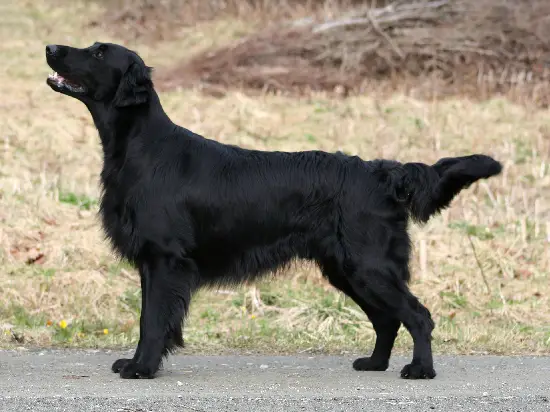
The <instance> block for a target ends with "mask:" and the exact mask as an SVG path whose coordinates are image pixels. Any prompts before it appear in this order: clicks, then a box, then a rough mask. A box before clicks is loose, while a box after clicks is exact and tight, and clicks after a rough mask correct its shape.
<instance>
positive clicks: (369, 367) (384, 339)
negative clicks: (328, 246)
mask: <svg viewBox="0 0 550 412" xmlns="http://www.w3.org/2000/svg"><path fill="white" fill-rule="evenodd" d="M322 270H323V274H324V276H325V277H326V278H327V279H328V280H329V282H330V283H331V284H332V285H333V286H334V287H335V288H337V289H339V290H341V291H342V292H344V293H345V294H346V295H347V296H349V297H350V298H351V299H353V301H354V302H355V303H356V304H357V305H358V306H359V307H360V308H361V309H363V311H364V312H365V313H366V315H367V316H368V318H369V320H370V321H371V323H372V326H373V328H374V330H375V332H376V343H375V345H374V350H373V352H372V355H371V356H370V357H365V358H358V359H356V360H355V362H353V368H354V369H356V370H361V371H385V370H386V369H387V368H388V365H389V360H390V356H391V352H392V349H393V344H394V342H395V338H396V337H397V332H398V330H399V327H400V326H401V322H400V321H399V320H398V319H397V318H396V317H394V316H392V314H391V313H388V312H385V311H384V310H381V309H378V308H376V307H375V306H373V305H372V304H371V303H369V301H368V297H367V296H366V295H365V294H359V293H356V292H355V291H354V289H353V288H352V286H351V284H350V283H349V281H348V280H347V276H346V275H345V273H344V272H343V270H342V269H336V268H329V266H324V267H323V269H322Z"/></svg>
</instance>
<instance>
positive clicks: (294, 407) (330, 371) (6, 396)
mask: <svg viewBox="0 0 550 412" xmlns="http://www.w3.org/2000/svg"><path fill="white" fill-rule="evenodd" d="M122 355H124V356H126V357H127V356H128V353H121V352H117V353H115V352H104V351H72V350H71V351H64V350H63V351H50V350H48V351H0V411H2V412H15V411H17V412H20V411H33V412H42V411H44V412H45V411H47V412H57V411H70V412H88V411H101V412H104V411H117V412H118V411H119V412H146V411H155V412H156V411H163V412H164V411H185V412H191V411H192V412H196V411H201V412H202V411H216V412H218V411H220V412H221V411H251V412H252V411H253V412H264V411H284V412H292V411H301V412H304V411H305V412H308V411H319V412H321V411H323V412H324V411H371V410H373V411H376V412H385V411H414V412H421V411H430V412H431V411H444V412H447V411H449V412H450V411H453V412H454V411H480V412H481V411H483V412H492V411H499V412H504V411H509V412H516V411H529V412H533V411H550V358H549V357H546V358H537V357H521V358H512V357H436V359H435V361H436V370H437V372H438V376H437V377H436V378H435V379H434V380H431V381H425V380H423V381H407V380H403V379H400V378H399V370H400V369H401V367H402V366H403V365H404V364H405V363H406V362H407V359H404V358H400V357H394V358H392V361H391V364H390V368H389V369H388V371H386V372H356V371H354V370H353V369H352V368H351V362H352V360H353V357H344V356H341V357H332V356H172V357H170V358H169V360H168V361H167V362H166V364H165V367H164V369H163V370H162V371H161V372H160V373H159V375H158V377H157V378H156V379H152V380H150V379H140V380H123V379H120V378H119V377H118V375H116V374H114V373H111V372H110V370H109V367H110V365H111V363H112V362H113V361H114V360H116V359H117V358H119V357H121V356H122Z"/></svg>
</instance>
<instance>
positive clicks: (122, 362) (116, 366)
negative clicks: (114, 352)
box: [111, 266, 147, 373]
mask: <svg viewBox="0 0 550 412" xmlns="http://www.w3.org/2000/svg"><path fill="white" fill-rule="evenodd" d="M146 273H147V272H146V270H145V268H144V267H143V266H142V267H141V268H139V277H140V281H141V314H140V317H139V341H138V345H137V348H136V352H135V353H134V357H133V358H132V359H127V358H122V359H117V360H116V361H115V362H114V363H113V365H112V366H111V370H112V371H113V372H115V373H119V372H120V371H121V370H122V368H124V366H126V364H127V363H129V362H132V361H136V360H137V359H139V356H140V354H141V342H142V341H143V331H144V330H145V326H144V324H145V311H146V307H147V288H146V286H145V285H146Z"/></svg>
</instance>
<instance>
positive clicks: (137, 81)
mask: <svg viewBox="0 0 550 412" xmlns="http://www.w3.org/2000/svg"><path fill="white" fill-rule="evenodd" d="M152 70H153V69H152V68H151V67H148V66H145V65H144V64H139V63H132V64H131V65H130V67H128V70H126V73H124V75H123V76H122V79H121V80H120V84H119V85H118V89H117V91H116V94H115V98H114V100H113V103H114V105H115V107H126V106H133V105H138V104H143V103H146V102H147V101H148V100H149V97H150V93H151V90H152V88H153V82H152V81H151V71H152Z"/></svg>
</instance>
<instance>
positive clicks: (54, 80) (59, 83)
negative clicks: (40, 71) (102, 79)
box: [48, 72, 86, 93]
mask: <svg viewBox="0 0 550 412" xmlns="http://www.w3.org/2000/svg"><path fill="white" fill-rule="evenodd" d="M48 83H50V84H53V85H55V86H56V87H57V88H59V89H61V88H65V89H67V90H69V91H71V92H73V93H83V92H85V91H86V89H85V88H84V86H82V85H80V84H78V83H75V82H73V81H71V80H68V79H67V78H65V77H63V76H61V75H60V74H59V73H57V72H53V73H51V74H49V75H48Z"/></svg>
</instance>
